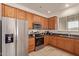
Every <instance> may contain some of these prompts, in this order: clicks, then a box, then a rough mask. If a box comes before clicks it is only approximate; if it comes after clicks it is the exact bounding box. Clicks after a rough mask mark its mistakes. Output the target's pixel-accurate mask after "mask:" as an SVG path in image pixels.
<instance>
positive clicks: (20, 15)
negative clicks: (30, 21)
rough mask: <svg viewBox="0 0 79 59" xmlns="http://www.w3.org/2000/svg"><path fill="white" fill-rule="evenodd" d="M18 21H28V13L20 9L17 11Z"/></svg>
mask: <svg viewBox="0 0 79 59" xmlns="http://www.w3.org/2000/svg"><path fill="white" fill-rule="evenodd" d="M17 19H22V20H26V12H25V11H23V10H20V9H17Z"/></svg>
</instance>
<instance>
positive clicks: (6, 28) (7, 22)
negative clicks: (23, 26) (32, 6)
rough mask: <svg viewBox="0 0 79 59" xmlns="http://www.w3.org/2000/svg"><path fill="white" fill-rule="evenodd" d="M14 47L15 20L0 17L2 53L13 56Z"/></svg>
mask: <svg viewBox="0 0 79 59" xmlns="http://www.w3.org/2000/svg"><path fill="white" fill-rule="evenodd" d="M15 48H16V20H15V19H14V18H7V17H3V18H2V55H3V56H15V51H16V50H15Z"/></svg>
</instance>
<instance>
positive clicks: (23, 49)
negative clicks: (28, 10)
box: [17, 20, 28, 56]
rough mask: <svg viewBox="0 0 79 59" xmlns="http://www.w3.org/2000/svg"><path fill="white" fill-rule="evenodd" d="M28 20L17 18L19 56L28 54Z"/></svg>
mask: <svg viewBox="0 0 79 59" xmlns="http://www.w3.org/2000/svg"><path fill="white" fill-rule="evenodd" d="M27 26H28V25H27V21H25V20H17V56H26V55H27V42H28V34H27V31H28V30H27V29H28V27H27Z"/></svg>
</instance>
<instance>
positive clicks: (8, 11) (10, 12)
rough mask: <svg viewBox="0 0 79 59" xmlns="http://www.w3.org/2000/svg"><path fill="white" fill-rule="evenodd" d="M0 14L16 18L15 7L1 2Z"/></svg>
mask: <svg viewBox="0 0 79 59" xmlns="http://www.w3.org/2000/svg"><path fill="white" fill-rule="evenodd" d="M2 16H4V17H11V18H16V8H13V7H10V6H7V5H4V4H2Z"/></svg>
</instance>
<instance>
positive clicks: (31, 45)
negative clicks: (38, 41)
mask: <svg viewBox="0 0 79 59" xmlns="http://www.w3.org/2000/svg"><path fill="white" fill-rule="evenodd" d="M34 49H35V38H34V37H32V38H29V40H28V52H32V51H34Z"/></svg>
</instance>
